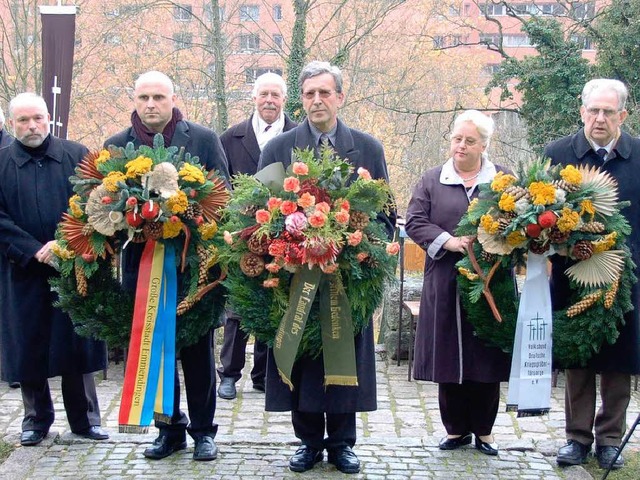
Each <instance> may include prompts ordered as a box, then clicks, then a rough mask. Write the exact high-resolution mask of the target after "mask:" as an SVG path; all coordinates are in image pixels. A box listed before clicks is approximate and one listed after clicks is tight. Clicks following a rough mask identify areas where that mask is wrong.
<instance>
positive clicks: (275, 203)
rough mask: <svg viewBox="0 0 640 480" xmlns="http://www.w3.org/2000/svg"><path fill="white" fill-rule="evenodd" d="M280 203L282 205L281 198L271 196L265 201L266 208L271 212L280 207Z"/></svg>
mask: <svg viewBox="0 0 640 480" xmlns="http://www.w3.org/2000/svg"><path fill="white" fill-rule="evenodd" d="M280 205H282V199H281V198H278V197H271V198H270V199H269V201H268V202H267V208H268V209H269V211H270V212H273V211H274V210H277V209H278V208H280Z"/></svg>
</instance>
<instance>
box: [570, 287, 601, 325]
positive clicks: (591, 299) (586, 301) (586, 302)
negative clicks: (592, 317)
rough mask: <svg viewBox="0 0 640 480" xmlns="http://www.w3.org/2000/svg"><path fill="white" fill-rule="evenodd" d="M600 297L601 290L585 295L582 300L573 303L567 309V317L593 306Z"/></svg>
mask: <svg viewBox="0 0 640 480" xmlns="http://www.w3.org/2000/svg"><path fill="white" fill-rule="evenodd" d="M600 297H602V290H598V291H597V292H593V293H590V294H589V295H586V296H585V297H584V298H583V299H582V300H580V301H579V302H577V303H574V304H573V305H571V306H570V307H569V308H568V309H567V317H569V318H572V317H575V316H576V315H580V314H581V313H582V312H584V311H585V310H587V309H589V308H591V307H593V305H595V303H596V302H597V301H598V300H599V299H600Z"/></svg>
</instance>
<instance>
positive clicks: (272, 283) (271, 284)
mask: <svg viewBox="0 0 640 480" xmlns="http://www.w3.org/2000/svg"><path fill="white" fill-rule="evenodd" d="M279 284H280V279H279V278H278V277H274V278H267V279H266V280H265V281H264V282H262V286H263V287H264V288H276V287H277V286H278V285H279Z"/></svg>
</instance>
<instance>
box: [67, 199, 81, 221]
mask: <svg viewBox="0 0 640 480" xmlns="http://www.w3.org/2000/svg"><path fill="white" fill-rule="evenodd" d="M79 202H80V195H74V196H73V197H71V198H70V199H69V210H71V215H73V216H74V217H76V218H80V217H82V208H81V207H80V205H79Z"/></svg>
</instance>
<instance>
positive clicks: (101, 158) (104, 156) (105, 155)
mask: <svg viewBox="0 0 640 480" xmlns="http://www.w3.org/2000/svg"><path fill="white" fill-rule="evenodd" d="M109 159H111V154H110V153H109V150H104V149H103V150H100V153H99V154H98V158H96V159H95V160H94V164H95V166H96V167H97V166H98V165H101V164H103V163H104V162H106V161H107V160H109Z"/></svg>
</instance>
